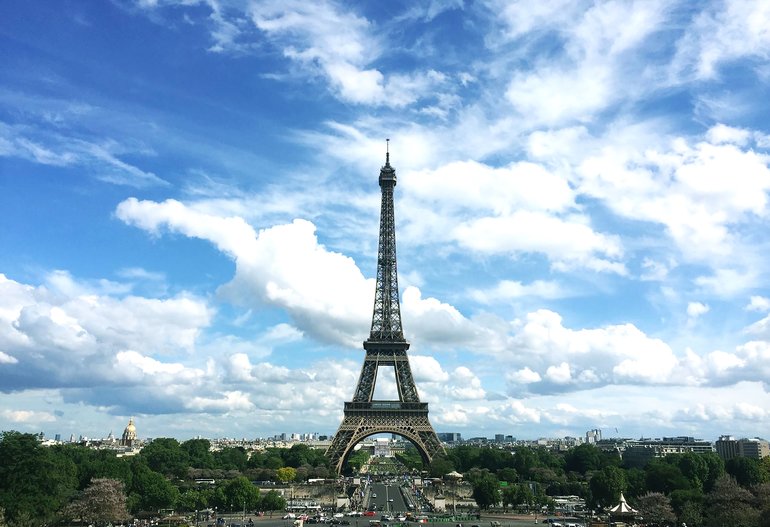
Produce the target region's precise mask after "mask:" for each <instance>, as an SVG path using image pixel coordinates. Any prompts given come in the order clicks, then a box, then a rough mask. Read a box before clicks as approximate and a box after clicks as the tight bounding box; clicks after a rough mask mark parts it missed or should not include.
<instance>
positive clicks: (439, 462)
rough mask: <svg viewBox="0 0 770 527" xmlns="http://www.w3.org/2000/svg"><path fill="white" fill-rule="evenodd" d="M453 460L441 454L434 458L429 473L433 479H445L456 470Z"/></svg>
mask: <svg viewBox="0 0 770 527" xmlns="http://www.w3.org/2000/svg"><path fill="white" fill-rule="evenodd" d="M452 459H453V458H450V457H448V456H445V455H442V454H439V455H438V456H436V457H434V458H433V459H432V460H431V462H430V468H429V472H430V475H431V477H433V478H443V477H444V476H446V475H447V474H449V473H450V472H453V471H454V470H455V465H454V462H453V461H452Z"/></svg>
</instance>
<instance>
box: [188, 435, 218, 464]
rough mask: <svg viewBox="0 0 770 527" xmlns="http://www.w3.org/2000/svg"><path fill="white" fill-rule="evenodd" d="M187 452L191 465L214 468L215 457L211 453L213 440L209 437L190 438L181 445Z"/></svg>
mask: <svg viewBox="0 0 770 527" xmlns="http://www.w3.org/2000/svg"><path fill="white" fill-rule="evenodd" d="M180 447H181V449H182V450H183V451H184V452H185V453H186V454H187V459H188V461H189V464H190V466H191V467H194V468H214V458H213V457H212V455H211V441H209V440H208V439H190V440H188V441H185V442H184V443H182V444H181V445H180Z"/></svg>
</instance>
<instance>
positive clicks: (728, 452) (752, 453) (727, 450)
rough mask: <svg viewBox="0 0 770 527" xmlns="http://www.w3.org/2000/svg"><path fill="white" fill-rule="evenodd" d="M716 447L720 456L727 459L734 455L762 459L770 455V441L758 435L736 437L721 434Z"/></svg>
mask: <svg viewBox="0 0 770 527" xmlns="http://www.w3.org/2000/svg"><path fill="white" fill-rule="evenodd" d="M716 449H717V454H719V457H721V458H722V459H724V460H725V461H727V460H729V459H733V458H734V457H750V458H753V459H762V458H763V457H766V456H770V443H768V442H767V441H765V440H764V439H760V438H758V437H754V438H745V437H744V438H743V439H735V437H733V436H719V439H718V440H717V442H716Z"/></svg>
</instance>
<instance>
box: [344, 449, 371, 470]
mask: <svg viewBox="0 0 770 527" xmlns="http://www.w3.org/2000/svg"><path fill="white" fill-rule="evenodd" d="M367 461H369V451H368V450H364V449H363V448H362V449H361V450H359V451H358V452H353V453H352V454H350V456H348V461H347V465H348V467H349V468H350V469H351V470H352V471H353V472H358V471H360V470H361V467H363V466H364V465H365V464H366V462H367Z"/></svg>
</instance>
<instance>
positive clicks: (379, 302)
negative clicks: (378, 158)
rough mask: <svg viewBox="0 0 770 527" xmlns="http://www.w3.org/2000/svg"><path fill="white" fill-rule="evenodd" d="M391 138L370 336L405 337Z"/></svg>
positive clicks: (375, 338) (383, 183)
mask: <svg viewBox="0 0 770 527" xmlns="http://www.w3.org/2000/svg"><path fill="white" fill-rule="evenodd" d="M389 145H390V139H386V140H385V166H384V167H382V168H381V169H380V189H381V190H382V203H381V206H380V242H379V247H378V250H377V285H376V288H375V293H374V312H373V313H372V330H371V333H370V334H369V340H372V341H390V342H393V341H399V342H400V341H404V332H403V329H402V327H401V306H400V304H399V300H398V269H397V265H396V220H395V213H394V206H393V188H394V187H395V186H396V170H395V169H394V168H393V167H392V166H390V148H389Z"/></svg>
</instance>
